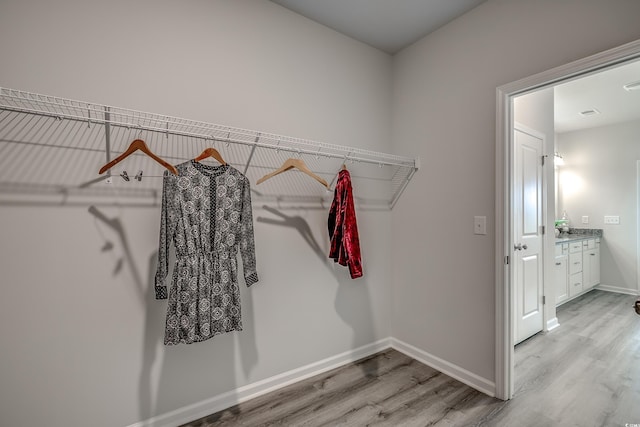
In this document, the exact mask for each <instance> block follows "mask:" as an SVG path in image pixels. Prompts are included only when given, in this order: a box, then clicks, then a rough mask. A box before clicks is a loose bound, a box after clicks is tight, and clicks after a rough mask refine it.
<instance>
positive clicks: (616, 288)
mask: <svg viewBox="0 0 640 427" xmlns="http://www.w3.org/2000/svg"><path fill="white" fill-rule="evenodd" d="M596 289H600V290H601V291H607V292H615V293H618V294H627V295H638V290H637V289H629V288H621V287H619V286H610V285H603V284H599V285H598V286H596Z"/></svg>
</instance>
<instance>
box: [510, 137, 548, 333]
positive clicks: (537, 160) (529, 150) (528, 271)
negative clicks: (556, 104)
mask: <svg viewBox="0 0 640 427" xmlns="http://www.w3.org/2000/svg"><path fill="white" fill-rule="evenodd" d="M514 133H515V134H514V141H515V150H514V152H515V164H514V174H515V176H514V195H513V196H514V197H513V201H514V221H513V224H514V230H513V231H514V234H513V242H514V247H513V248H512V250H513V257H512V259H513V271H514V280H513V283H514V286H515V289H514V293H513V294H514V298H515V301H514V315H515V328H514V334H515V337H514V339H515V343H516V344H517V343H519V342H521V341H523V340H525V339H527V338H529V337H530V336H532V335H534V334H536V333H538V332H540V331H541V330H542V327H543V317H544V316H543V304H542V296H543V270H542V267H543V256H542V255H543V254H542V248H543V237H542V147H543V137H542V136H540V135H535V134H534V132H531V131H524V130H523V129H521V128H518V127H516V128H515V129H514Z"/></svg>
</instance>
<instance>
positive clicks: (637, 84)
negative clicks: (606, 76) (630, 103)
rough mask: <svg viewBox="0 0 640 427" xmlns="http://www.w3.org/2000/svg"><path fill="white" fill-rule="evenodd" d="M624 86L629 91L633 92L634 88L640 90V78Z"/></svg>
mask: <svg viewBox="0 0 640 427" xmlns="http://www.w3.org/2000/svg"><path fill="white" fill-rule="evenodd" d="M622 87H623V88H624V90H626V91H627V92H631V91H632V90H640V80H638V81H637V82H632V83H627V84H626V85H624V86H622Z"/></svg>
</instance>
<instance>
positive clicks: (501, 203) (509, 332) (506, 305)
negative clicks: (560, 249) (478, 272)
mask: <svg viewBox="0 0 640 427" xmlns="http://www.w3.org/2000/svg"><path fill="white" fill-rule="evenodd" d="M638 59H640V40H639V41H636V42H632V43H628V44H626V45H623V46H620V47H618V48H615V49H612V50H609V51H607V52H604V53H600V54H597V55H594V56H591V57H588V58H585V59H582V60H579V61H576V62H573V63H571V64H568V65H565V66H562V67H558V68H555V69H552V70H549V71H546V72H543V73H540V74H537V75H534V76H531V77H528V78H526V79H523V80H519V81H516V82H513V83H510V84H508V85H505V86H501V87H499V88H497V100H498V102H497V111H496V114H497V127H496V137H497V138H496V397H498V398H501V399H505V400H506V399H510V398H511V397H512V396H513V391H514V341H515V340H514V328H515V321H514V316H515V315H514V313H515V310H514V302H513V301H514V287H513V286H514V284H513V277H514V266H513V259H514V246H515V245H516V244H517V242H516V241H515V238H516V236H514V231H513V230H514V224H513V222H514V208H513V206H514V200H513V194H514V191H513V189H514V182H513V181H514V180H513V176H514V175H513V174H514V160H513V159H514V156H513V151H514V148H513V147H514V141H513V129H514V124H515V123H514V112H513V106H514V98H515V97H517V96H519V95H523V94H525V93H530V92H533V91H536V90H539V89H543V88H549V87H553V86H554V85H557V84H559V83H563V82H567V81H569V80H574V79H578V78H580V77H583V76H586V75H590V74H595V73H598V72H600V71H603V70H605V69H608V68H613V67H616V66H618V65H622V64H624V63H628V62H632V61H635V60H638ZM549 145H551V144H549ZM543 155H545V156H547V158H551V159H553V147H551V148H549V147H546V148H545V152H544V154H543ZM545 225H546V226H547V227H550V228H548V229H552V228H553V227H552V226H551V225H550V224H549V223H548V222H547V224H545ZM545 236H546V237H545V242H546V243H545V245H547V246H549V245H550V244H551V242H553V240H552V238H553V234H552V233H546V235H545ZM550 258H551V257H545V259H544V260H543V261H542V262H543V263H544V269H545V270H546V271H551V270H552V269H551V266H550V263H551V262H552V261H553V260H552V259H550ZM549 304H552V303H551V302H549Z"/></svg>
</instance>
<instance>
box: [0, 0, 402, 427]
mask: <svg viewBox="0 0 640 427" xmlns="http://www.w3.org/2000/svg"><path fill="white" fill-rule="evenodd" d="M0 57H1V58H2V60H1V61H0V85H1V86H4V87H9V88H15V89H22V90H27V91H31V92H38V93H44V94H49V95H56V96H61V97H65V98H72V99H80V100H84V101H90V102H95V103H102V104H108V105H109V104H110V105H115V106H119V107H125V108H131V109H137V110H142V111H150V112H155V113H160V114H167V115H172V116H177V117H187V118H191V119H195V120H202V121H207V122H213V123H221V124H225V125H230V126H238V127H243V128H248V129H256V130H261V131H266V132H273V133H278V134H283V135H289V136H296V137H302V138H308V139H314V140H319V141H325V142H330V143H335V144H341V145H353V146H358V147H362V148H367V149H372V150H378V151H386V152H388V151H390V120H391V113H390V108H391V102H390V96H391V58H390V57H389V56H388V55H386V54H383V53H381V52H379V51H377V50H375V49H373V48H370V47H368V46H366V45H364V44H361V43H358V42H355V41H353V40H351V39H349V38H346V37H344V36H342V35H339V34H338V33H336V32H334V31H332V30H329V29H328V28H326V27H323V26H321V25H318V24H315V23H313V22H311V21H309V20H306V19H304V18H302V17H300V16H299V15H296V14H294V13H292V12H289V11H287V10H286V9H283V8H281V7H280V6H277V5H275V4H273V3H271V2H268V1H260V0H243V1H241V2H240V1H231V0H206V1H205V0H193V1H189V2H175V1H169V0H160V1H152V0H139V1H135V2H130V1H126V0H115V1H110V2H104V1H96V0H89V1H87V0H61V1H57V2H50V1H46V0H41V1H29V2H24V1H20V0H4V1H3V2H2V3H1V4H0ZM98 144H102V142H98ZM99 146H101V145H99ZM1 149H2V147H1V146H0V150H1ZM196 154H199V153H193V155H194V156H195V155H196ZM223 154H224V153H223ZM74 155H76V156H78V154H74ZM77 163H78V167H81V166H85V165H82V159H81V158H79V160H78V161H77ZM100 166H101V165H100V164H95V165H92V167H94V168H95V170H96V171H97V169H98V168H99V167H100ZM72 171H73V169H71V171H64V172H65V173H72ZM96 175H97V173H96ZM7 179H8V177H2V175H1V172H0V180H7ZM149 179H152V178H149ZM158 188H161V182H160V181H159V180H158ZM355 191H357V189H355ZM88 208H89V206H88V205H85V206H82V205H80V206H50V205H45V206H24V205H12V206H6V205H3V206H0V218H2V222H1V223H0V270H1V271H2V278H1V279H0V280H1V282H2V286H1V288H2V293H3V296H2V298H0V340H1V341H2V356H1V357H0V359H1V360H2V361H1V363H0V425H3V426H5V425H6V426H9V425H11V426H35V425H48V426H77V425H92V426H96V427H99V426H124V425H130V424H132V423H135V422H138V421H140V420H145V419H148V418H150V417H153V416H156V415H161V414H166V413H167V412H170V411H173V410H176V409H179V408H182V407H184V406H186V405H191V404H194V403H197V402H200V401H203V400H205V399H209V398H212V397H214V396H217V395H220V394H221V393H224V392H228V391H233V390H235V389H236V388H238V387H240V386H243V385H245V384H249V383H253V382H255V381H258V380H261V379H264V378H268V377H270V376H273V375H276V374H279V373H282V372H285V371H288V370H291V369H295V368H298V367H300V366H304V365H307V364H310V363H313V362H316V361H319V360H322V359H324V358H327V357H329V356H334V355H336V354H340V353H342V352H345V351H348V350H351V349H354V348H357V347H360V346H363V345H365V344H369V343H372V342H375V341H377V340H379V339H381V338H386V337H388V336H389V335H390V327H389V324H390V310H391V307H390V306H389V300H390V298H391V296H390V295H391V288H390V286H389V284H390V282H391V275H390V271H391V248H390V245H389V243H388V242H389V241H390V239H391V233H390V230H391V228H390V213H389V212H371V211H364V210H362V211H358V221H359V224H358V225H359V228H360V234H361V246H362V254H363V263H364V270H365V277H364V278H362V279H359V280H357V281H351V280H350V279H349V278H348V272H347V271H346V269H344V268H342V267H340V268H335V267H334V265H333V262H329V261H328V260H327V257H326V254H327V253H328V237H327V231H326V221H327V211H326V210H293V211H282V213H284V214H285V215H291V216H299V217H300V218H301V219H302V221H301V222H300V223H301V225H302V226H308V227H309V229H310V231H311V233H312V237H313V239H315V242H316V243H317V246H316V247H312V245H310V244H308V243H307V242H306V241H305V239H304V238H303V236H302V234H301V232H300V231H299V230H296V229H295V228H291V227H289V228H287V227H279V226H275V225H269V224H266V223H264V222H260V221H258V218H271V219H276V220H278V219H280V218H279V217H277V216H275V215H274V214H272V213H270V212H268V211H266V210H264V209H261V206H260V205H258V204H256V203H254V218H255V219H256V222H255V224H256V226H255V231H256V246H257V261H258V272H259V275H260V282H259V283H257V284H256V285H254V287H252V288H250V289H246V288H245V287H244V284H243V283H242V282H241V285H242V286H241V288H242V304H243V306H242V308H243V314H244V324H245V330H244V331H243V332H241V333H232V334H227V335H225V336H220V337H216V338H214V339H212V340H209V341H207V342H204V343H198V344H193V345H189V346H187V345H180V346H176V347H164V346H163V345H162V338H163V329H164V314H165V310H166V302H165V301H162V302H160V301H156V300H154V297H153V289H152V278H153V274H154V266H155V253H156V251H157V244H158V226H159V214H160V209H159V207H158V206H154V207H151V208H138V207H131V206H127V205H126V204H125V205H124V206H97V209H98V210H99V211H100V212H101V213H102V214H104V215H105V216H106V218H108V219H109V220H112V221H114V222H113V224H112V225H114V226H116V227H119V228H113V227H109V226H108V225H107V224H106V223H105V222H103V221H100V220H98V219H96V217H95V216H94V215H92V214H90V213H89V212H88ZM117 230H120V231H119V232H118V231H117ZM107 242H111V243H113V248H112V249H111V250H103V248H104V247H105V244H106V243H107Z"/></svg>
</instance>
